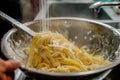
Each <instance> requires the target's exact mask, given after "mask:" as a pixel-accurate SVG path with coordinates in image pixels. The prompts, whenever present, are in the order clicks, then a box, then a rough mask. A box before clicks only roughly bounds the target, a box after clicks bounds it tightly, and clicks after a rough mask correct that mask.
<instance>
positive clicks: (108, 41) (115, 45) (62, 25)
mask: <svg viewBox="0 0 120 80" xmlns="http://www.w3.org/2000/svg"><path fill="white" fill-rule="evenodd" d="M47 20H48V21H50V30H51V31H53V32H55V31H57V32H59V33H61V34H63V35H64V36H65V37H66V38H68V39H69V40H72V41H74V42H75V44H76V45H77V46H78V47H81V46H83V45H87V46H88V47H89V48H90V50H91V52H94V51H96V50H98V49H99V55H104V56H105V58H106V59H108V60H110V61H111V62H112V64H110V65H108V66H106V67H103V68H100V69H96V70H91V71H86V72H72V73H56V72H43V71H40V70H36V69H31V68H28V67H26V62H27V59H28V54H27V53H25V52H24V50H23V49H24V48H26V47H27V46H29V44H30V42H31V37H30V36H28V35H27V34H25V33H24V32H22V31H20V30H16V29H11V30H9V31H8V32H7V33H6V34H5V35H4V37H3V39H2V43H1V49H2V51H3V54H4V55H5V56H6V57H7V58H8V59H10V58H12V59H18V60H20V61H21V63H22V64H21V67H20V69H21V70H22V71H23V72H24V73H25V74H26V75H28V76H31V77H36V78H42V79H44V78H47V79H62V80H65V79H74V80H75V79H90V78H91V77H93V76H96V75H99V74H101V73H103V72H105V71H107V70H110V69H111V68H113V67H115V66H117V65H118V64H119V63H120V50H119V48H120V32H119V31H118V30H117V29H115V28H113V27H111V26H109V25H107V24H103V23H100V22H96V21H93V20H88V19H82V18H73V17H58V18H50V19H47ZM41 22H42V21H41V20H37V21H31V22H28V23H25V25H27V26H28V27H30V28H31V29H32V30H34V31H35V32H40V31H41V26H42V25H41Z"/></svg>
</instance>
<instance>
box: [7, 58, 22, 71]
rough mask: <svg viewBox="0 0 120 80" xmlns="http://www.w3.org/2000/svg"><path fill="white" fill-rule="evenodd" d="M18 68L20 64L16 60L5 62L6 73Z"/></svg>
mask: <svg viewBox="0 0 120 80" xmlns="http://www.w3.org/2000/svg"><path fill="white" fill-rule="evenodd" d="M19 67H20V62H19V61H17V60H8V61H5V69H6V71H13V70H15V69H17V68H19Z"/></svg>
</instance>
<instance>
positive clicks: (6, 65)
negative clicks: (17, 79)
mask: <svg viewBox="0 0 120 80" xmlns="http://www.w3.org/2000/svg"><path fill="white" fill-rule="evenodd" d="M18 67H20V62H19V61H17V60H7V61H4V60H2V59H0V80H13V76H12V75H13V73H14V70H15V69H17V68H18Z"/></svg>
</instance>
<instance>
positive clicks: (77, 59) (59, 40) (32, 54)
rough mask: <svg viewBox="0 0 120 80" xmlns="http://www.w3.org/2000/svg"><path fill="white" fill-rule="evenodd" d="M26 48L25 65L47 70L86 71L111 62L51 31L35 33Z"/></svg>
mask: <svg viewBox="0 0 120 80" xmlns="http://www.w3.org/2000/svg"><path fill="white" fill-rule="evenodd" d="M27 50H28V51H29V57H28V62H27V66H28V67H32V68H36V69H40V70H43V71H48V72H80V71H88V70H93V69H98V68H101V67H104V66H107V65H109V64H110V63H111V62H110V61H108V60H105V59H104V57H103V56H100V55H91V54H90V50H89V48H87V47H85V48H83V47H82V48H78V47H77V46H75V45H74V43H72V42H70V41H68V40H67V39H66V38H65V37H64V36H63V35H61V34H59V33H53V32H41V33H39V34H37V35H36V36H35V37H33V39H32V43H31V46H30V47H29V48H28V49H27Z"/></svg>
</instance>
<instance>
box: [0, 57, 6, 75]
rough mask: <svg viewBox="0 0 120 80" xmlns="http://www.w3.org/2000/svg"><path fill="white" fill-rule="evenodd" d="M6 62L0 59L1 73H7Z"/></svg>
mask: <svg viewBox="0 0 120 80" xmlns="http://www.w3.org/2000/svg"><path fill="white" fill-rule="evenodd" d="M5 66H6V64H5V61H4V60H2V59H1V58H0V72H1V73H2V72H5Z"/></svg>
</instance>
